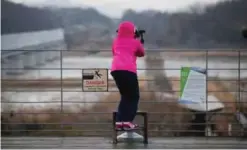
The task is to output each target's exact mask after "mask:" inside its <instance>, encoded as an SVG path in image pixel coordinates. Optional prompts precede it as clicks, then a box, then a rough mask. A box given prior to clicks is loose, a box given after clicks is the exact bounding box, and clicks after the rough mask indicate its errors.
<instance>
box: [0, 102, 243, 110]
mask: <svg viewBox="0 0 247 150" xmlns="http://www.w3.org/2000/svg"><path fill="white" fill-rule="evenodd" d="M174 102H177V101H167V100H166V101H140V103H174ZM1 103H2V104H4V103H5V104H8V103H12V104H19V103H20V104H21V103H28V104H30V103H31V104H39V103H48V104H49V103H59V104H61V100H60V101H38V102H27V101H19V102H13V101H2V102H1ZM62 103H63V104H64V103H76V104H91V103H93V104H94V103H97V104H112V103H119V101H114V102H101V101H64V100H63V102H62ZM213 103H218V102H208V104H213ZM235 103H236V102H235V101H234V102H224V104H235ZM238 103H244V104H245V103H246V102H243V101H238ZM225 108H227V107H225Z"/></svg>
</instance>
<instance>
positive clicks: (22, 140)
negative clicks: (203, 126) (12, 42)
mask: <svg viewBox="0 0 247 150" xmlns="http://www.w3.org/2000/svg"><path fill="white" fill-rule="evenodd" d="M1 144H2V145H1V148H2V149H13V148H18V149H31V148H32V149H35V148H38V149H46V148H49V149H51V148H68V149H69V148H80V149H84V148H85V149H119V148H122V149H123V148H125V149H127V148H132V149H136V148H141V149H166V148H184V149H185V148H196V149H197V148H198V149H201V148H205V149H206V148H208V149H210V148H221V149H228V148H235V149H236V148H246V147H247V140H246V139H240V138H238V139H237V138H214V137H209V138H189V137H186V138H182V137H181V138H173V137H171V138H150V139H149V144H147V145H144V144H142V143H118V144H116V145H114V144H112V142H111V139H110V138H102V137H53V138H50V137H49V138H48V137H47V138H46V137H2V139H1Z"/></svg>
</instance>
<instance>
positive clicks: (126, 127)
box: [116, 122, 138, 130]
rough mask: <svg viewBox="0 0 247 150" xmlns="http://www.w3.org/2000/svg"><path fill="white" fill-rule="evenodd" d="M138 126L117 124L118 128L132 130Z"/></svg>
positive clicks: (129, 123)
mask: <svg viewBox="0 0 247 150" xmlns="http://www.w3.org/2000/svg"><path fill="white" fill-rule="evenodd" d="M137 127H138V125H137V124H133V123H132V122H116V128H118V129H125V130H131V129H135V128H137Z"/></svg>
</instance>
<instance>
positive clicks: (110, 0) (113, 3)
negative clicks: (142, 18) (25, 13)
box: [11, 0, 222, 17]
mask: <svg viewBox="0 0 247 150" xmlns="http://www.w3.org/2000/svg"><path fill="white" fill-rule="evenodd" d="M11 1H14V2H18V3H25V4H28V5H32V6H41V5H57V6H62V7H64V6H66V7H68V6H71V7H72V6H79V7H80V6H81V7H87V6H91V7H95V8H96V9H98V10H99V11H100V12H102V13H104V14H106V15H108V16H111V17H120V16H121V15H122V12H123V11H124V10H126V9H128V8H131V9H134V10H137V11H141V10H147V9H155V10H161V11H169V12H174V11H179V10H184V9H186V8H187V7H188V6H190V5H192V4H194V3H201V4H211V3H216V2H218V1H222V0H11Z"/></svg>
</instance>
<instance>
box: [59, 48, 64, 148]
mask: <svg viewBox="0 0 247 150" xmlns="http://www.w3.org/2000/svg"><path fill="white" fill-rule="evenodd" d="M59 53H60V75H61V76H60V86H61V88H60V89H61V91H60V92H61V103H60V114H61V115H62V122H61V131H60V132H62V133H61V136H62V137H64V134H63V131H62V130H63V127H64V125H63V117H64V116H63V115H64V110H63V55H62V50H60V51H59ZM62 144H63V138H62V140H61V145H62Z"/></svg>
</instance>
